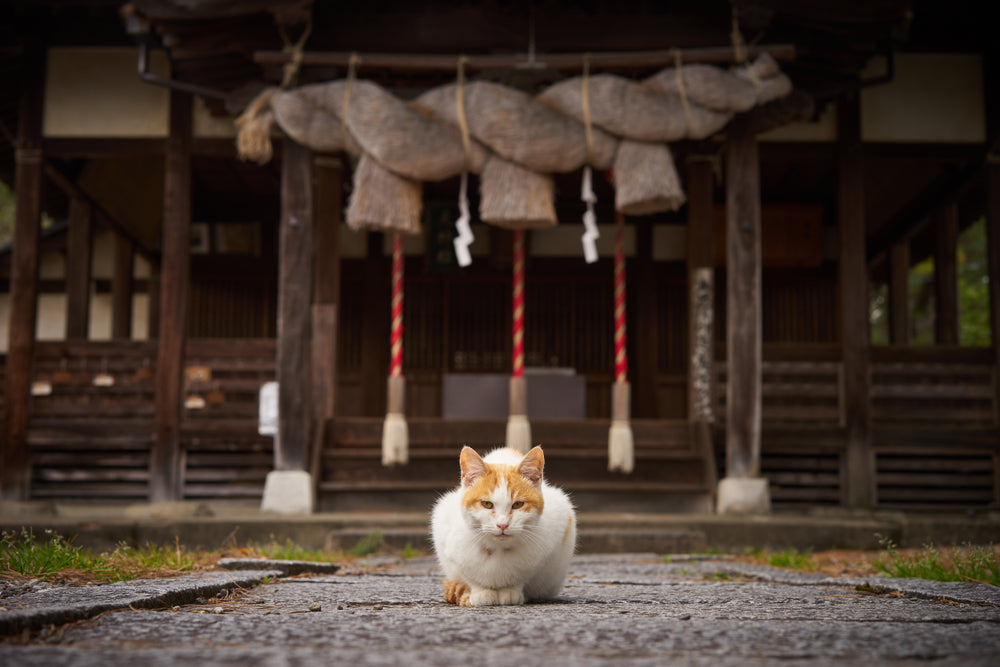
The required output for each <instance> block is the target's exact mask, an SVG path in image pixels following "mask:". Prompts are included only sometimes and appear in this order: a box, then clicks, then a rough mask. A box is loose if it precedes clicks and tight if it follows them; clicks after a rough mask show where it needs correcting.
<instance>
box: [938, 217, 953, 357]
mask: <svg viewBox="0 0 1000 667" xmlns="http://www.w3.org/2000/svg"><path fill="white" fill-rule="evenodd" d="M934 236H935V243H934V308H935V310H936V311H937V312H936V317H935V318H934V332H935V340H936V341H937V344H938V345H958V266H957V264H958V261H957V259H956V253H957V249H958V206H957V205H956V204H955V203H954V202H952V203H950V204H946V205H945V206H942V207H941V208H939V209H938V210H937V211H936V212H935V214H934Z"/></svg>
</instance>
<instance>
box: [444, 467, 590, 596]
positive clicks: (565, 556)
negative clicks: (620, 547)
mask: <svg viewBox="0 0 1000 667" xmlns="http://www.w3.org/2000/svg"><path fill="white" fill-rule="evenodd" d="M459 463H460V466H461V469H462V481H461V485H460V486H459V487H458V488H457V489H454V490H452V491H450V492H448V493H447V494H445V495H444V496H442V497H441V498H440V499H439V500H438V501H437V503H436V504H435V505H434V510H433V512H432V514H431V536H432V539H433V541H434V552H435V554H436V555H437V559H438V563H439V564H440V566H441V569H442V570H443V571H444V574H445V582H444V599H445V601H447V602H450V603H452V604H457V605H460V606H463V607H478V606H483V605H515V604H524V602H525V600H547V599H551V598H554V597H555V596H556V595H557V594H558V593H559V591H560V590H561V589H562V587H563V582H564V581H565V579H566V571H567V569H568V568H569V562H570V558H571V557H572V556H573V552H574V550H575V548H576V513H575V511H574V509H573V504H572V503H571V502H570V499H569V496H567V495H566V493H565V492H564V491H562V490H561V489H559V488H557V487H554V486H551V485H549V484H548V483H547V482H546V481H545V480H544V479H543V478H542V471H543V468H544V466H545V457H544V455H543V454H542V448H541V447H535V448H534V449H532V450H531V451H530V452H528V453H527V454H523V455H522V454H521V453H520V452H518V451H517V450H514V449H509V448H502V449H497V450H494V451H492V452H490V453H489V454H488V455H487V456H486V457H485V458H482V457H480V456H479V454H477V453H476V452H475V450H473V449H472V448H471V447H465V448H463V449H462V453H461V455H460V457H459Z"/></svg>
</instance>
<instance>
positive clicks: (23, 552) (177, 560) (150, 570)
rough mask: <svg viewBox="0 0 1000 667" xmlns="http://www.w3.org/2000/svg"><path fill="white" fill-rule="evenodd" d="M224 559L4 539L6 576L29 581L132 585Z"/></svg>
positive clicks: (0, 555)
mask: <svg viewBox="0 0 1000 667" xmlns="http://www.w3.org/2000/svg"><path fill="white" fill-rule="evenodd" d="M216 560H218V556H216V555H213V554H207V553H193V552H191V551H188V550H187V549H185V548H184V547H182V546H181V545H180V543H179V542H177V543H175V544H174V545H173V546H159V545H155V544H147V545H146V546H144V547H142V548H136V547H131V546H128V545H126V544H120V545H118V546H117V547H115V549H113V550H112V551H106V552H103V553H100V554H97V555H95V554H94V553H93V552H91V550H90V549H84V548H81V547H78V546H76V545H74V544H73V543H72V540H67V539H66V538H64V537H63V536H62V535H59V534H57V533H54V532H52V531H50V530H47V531H45V535H44V536H43V537H42V539H40V540H39V539H36V538H35V534H34V531H32V530H31V529H25V528H22V529H21V532H20V533H8V532H4V533H3V534H2V535H0V574H3V573H8V574H14V575H20V576H24V577H38V578H43V577H68V578H72V579H78V580H92V581H129V580H132V579H138V578H140V577H150V576H164V575H169V574H180V573H184V572H190V571H193V570H195V569H199V568H203V567H208V566H209V565H211V564H213V563H214V562H215V561H216Z"/></svg>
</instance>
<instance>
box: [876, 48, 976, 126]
mask: <svg viewBox="0 0 1000 667" xmlns="http://www.w3.org/2000/svg"><path fill="white" fill-rule="evenodd" d="M895 61H896V72H895V77H894V78H893V80H892V81H891V82H890V83H888V84H884V85H880V86H872V87H870V88H865V89H864V90H862V92H861V138H862V140H863V141H893V142H948V143H979V142H982V141H985V140H986V115H985V103H984V98H983V67H982V58H981V57H980V56H978V55H975V54H930V53H901V54H897V55H896V58H895ZM884 72H885V62H884V61H880V60H879V59H878V58H876V59H873V61H872V62H871V63H869V67H868V69H867V71H866V72H865V73H864V76H866V77H873V76H877V75H879V74H881V73H884Z"/></svg>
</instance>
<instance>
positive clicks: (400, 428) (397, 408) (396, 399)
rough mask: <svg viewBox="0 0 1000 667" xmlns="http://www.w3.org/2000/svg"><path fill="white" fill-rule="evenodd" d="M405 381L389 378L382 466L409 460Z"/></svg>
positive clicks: (383, 426) (404, 462)
mask: <svg viewBox="0 0 1000 667" xmlns="http://www.w3.org/2000/svg"><path fill="white" fill-rule="evenodd" d="M405 392H406V379H405V378H404V377H403V376H401V375H400V376H396V377H392V376H390V377H389V386H388V404H389V409H388V410H387V411H386V415H385V423H384V424H383V425H382V465H384V466H392V465H405V464H406V463H408V462H409V460H410V455H409V445H410V434H409V429H408V428H407V426H406V414H405V408H404V407H403V406H404V405H406V403H405V400H406V399H405Z"/></svg>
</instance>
